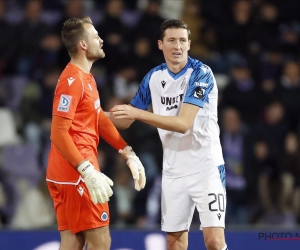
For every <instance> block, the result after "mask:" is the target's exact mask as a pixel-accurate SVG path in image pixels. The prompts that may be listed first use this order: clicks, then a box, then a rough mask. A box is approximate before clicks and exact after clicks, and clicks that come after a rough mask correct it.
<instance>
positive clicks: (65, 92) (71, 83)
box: [52, 77, 83, 120]
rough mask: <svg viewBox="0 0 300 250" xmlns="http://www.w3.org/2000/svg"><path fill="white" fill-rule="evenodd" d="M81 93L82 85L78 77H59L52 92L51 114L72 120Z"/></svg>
mask: <svg viewBox="0 0 300 250" xmlns="http://www.w3.org/2000/svg"><path fill="white" fill-rule="evenodd" d="M82 95H83V85H82V82H81V80H80V78H76V77H75V78H73V77H66V78H63V79H60V80H59V81H58V83H57V86H56V89H55V93H54V101H53V110H52V114H53V115H56V116H61V117H65V118H68V119H71V120H73V118H74V115H75V111H76V107H77V105H78V103H79V101H80V99H81V98H82Z"/></svg>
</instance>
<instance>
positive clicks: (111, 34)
mask: <svg viewBox="0 0 300 250" xmlns="http://www.w3.org/2000/svg"><path fill="white" fill-rule="evenodd" d="M299 11H300V1H295V0H285V1H281V0H272V1H265V0H227V1H222V0H210V1H206V0H137V1H136V0H106V1H104V0H103V1H97V0H65V1H58V0H57V1H53V0H28V1H25V0H0V215H1V222H0V225H1V226H2V227H4V228H13V229H30V228H49V227H54V226H55V223H56V222H55V216H54V213H53V208H52V203H51V200H50V197H49V194H48V191H47V187H46V183H45V171H46V167H47V156H48V152H49V147H50V140H49V135H50V127H51V112H52V99H53V92H54V88H55V86H56V83H57V79H58V77H59V75H60V73H61V71H62V70H63V68H64V67H65V66H66V64H67V63H68V61H69V56H68V54H67V51H66V49H65V48H64V47H63V46H62V42H61V38H60V30H61V27H62V24H63V22H64V21H65V20H66V19H68V18H71V17H78V16H81V15H83V14H84V15H89V16H90V17H91V18H92V20H93V22H94V26H95V27H96V29H97V30H98V32H99V36H100V37H101V38H102V39H103V40H104V47H103V49H104V51H105V53H106V57H105V58H104V59H103V60H99V61H97V62H96V63H94V65H93V67H92V74H93V75H94V77H95V79H96V82H97V86H98V90H99V93H100V99H101V105H102V107H103V109H104V110H108V109H109V108H111V107H113V106H114V105H115V104H122V103H128V102H129V101H130V100H131V98H132V97H133V96H134V94H135V92H136V90H137V88H138V86H139V82H140V81H141V80H142V79H143V76H144V75H145V74H146V73H147V72H148V71H149V70H150V69H152V68H153V67H154V66H156V65H158V64H160V63H162V62H164V59H163V56H162V53H161V51H159V50H158V48H157V40H158V39H159V34H160V25H161V23H162V22H163V21H164V20H165V19H170V18H178V19H182V20H183V21H185V22H186V23H187V24H188V25H189V26H190V29H191V32H192V45H191V50H190V52H189V55H190V56H191V57H193V58H196V59H199V60H201V61H202V62H203V63H205V64H207V65H208V66H210V67H211V68H212V70H213V72H214V74H215V77H216V80H217V84H218V88H219V125H220V138H221V142H222V147H223V153H224V158H225V166H226V171H227V178H226V188H227V201H228V205H227V215H226V216H227V217H226V220H227V221H226V223H227V225H229V226H230V225H281V226H286V227H289V226H296V225H297V224H299V223H300V214H299V213H300V140H299V138H300V15H299ZM121 134H122V135H123V136H124V138H125V139H126V141H127V142H128V143H129V145H131V146H132V147H133V148H134V149H135V151H136V153H137V155H138V156H139V157H140V159H141V161H142V162H143V164H144V166H145V169H146V175H147V185H146V188H145V189H144V190H143V191H141V192H139V193H137V192H136V191H135V190H134V187H133V183H132V178H131V174H130V172H129V169H128V168H127V166H126V164H125V162H124V159H123V158H122V157H121V156H120V155H119V154H118V153H117V152H116V151H115V150H114V149H113V148H112V147H111V146H109V145H108V144H107V143H106V142H105V141H103V140H102V141H101V142H100V145H99V164H100V166H101V170H102V171H103V172H104V173H106V174H107V175H108V176H110V177H111V178H112V179H113V180H114V183H115V185H114V187H113V190H114V195H113V197H112V199H111V201H110V208H111V223H112V226H114V227H117V228H124V227H130V226H132V227H135V228H152V227H158V226H159V225H160V185H161V168H162V166H161V165H162V148H161V143H160V140H159V137H158V134H157V130H156V129H155V128H154V127H151V126H148V125H146V124H143V123H141V122H137V121H136V122H135V123H134V124H133V125H132V126H131V127H130V128H129V129H128V130H124V131H121ZM195 216H197V214H196V215H195Z"/></svg>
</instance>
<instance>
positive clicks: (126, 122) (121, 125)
mask: <svg viewBox="0 0 300 250" xmlns="http://www.w3.org/2000/svg"><path fill="white" fill-rule="evenodd" d="M104 113H105V115H106V116H107V117H108V118H109V119H110V120H111V122H112V123H113V124H114V125H115V126H116V128H117V129H121V130H123V129H127V128H129V127H130V125H131V124H132V123H133V122H134V120H132V119H122V120H120V119H115V118H114V117H112V116H111V115H110V113H109V112H104Z"/></svg>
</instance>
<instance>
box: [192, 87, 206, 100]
mask: <svg viewBox="0 0 300 250" xmlns="http://www.w3.org/2000/svg"><path fill="white" fill-rule="evenodd" d="M204 93H205V90H204V89H201V88H200V87H197V88H196V89H195V92H194V97H196V98H199V99H200V98H202V97H203V96H204Z"/></svg>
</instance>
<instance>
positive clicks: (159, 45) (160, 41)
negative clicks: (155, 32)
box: [157, 40, 162, 50]
mask: <svg viewBox="0 0 300 250" xmlns="http://www.w3.org/2000/svg"><path fill="white" fill-rule="evenodd" d="M157 44H158V48H159V49H160V50H162V40H158V41H157Z"/></svg>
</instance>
